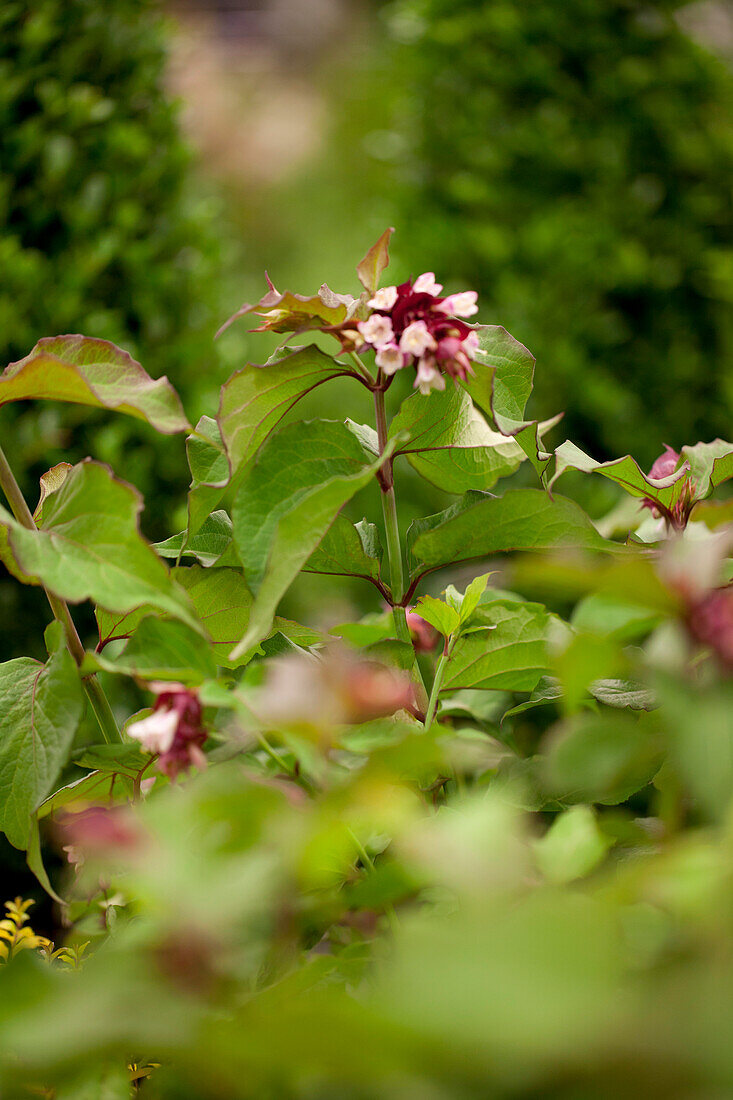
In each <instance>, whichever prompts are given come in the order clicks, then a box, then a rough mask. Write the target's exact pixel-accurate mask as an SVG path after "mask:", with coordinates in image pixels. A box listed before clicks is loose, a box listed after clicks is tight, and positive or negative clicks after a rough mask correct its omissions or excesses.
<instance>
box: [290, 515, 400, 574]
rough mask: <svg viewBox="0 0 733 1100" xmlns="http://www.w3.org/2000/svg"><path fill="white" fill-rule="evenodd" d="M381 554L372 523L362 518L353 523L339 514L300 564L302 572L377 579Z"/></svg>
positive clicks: (380, 547)
mask: <svg viewBox="0 0 733 1100" xmlns="http://www.w3.org/2000/svg"><path fill="white" fill-rule="evenodd" d="M382 554H383V550H382V546H381V543H380V540H379V530H378V528H377V527H375V525H374V524H373V523H367V521H366V520H365V519H363V520H360V522H359V523H356V524H354V523H352V522H351V520H350V519H348V518H347V517H346V516H345V515H343V513H339V514H338V515H337V516H336V519H335V520H334V522H333V524H332V525H331V527H330V528H329V529H328V531H327V532H326V534H325V535H324V536H323V538H322V539H321V542H320V545H319V546H317V547H316V549H315V551H314V552H313V553H312V554H311V556H310V557H309V559H308V561H307V562H306V563H305V565H304V566H303V571H304V572H305V573H331V574H333V575H335V576H348V577H363V578H364V579H365V580H370V581H379V580H380V579H381V569H382Z"/></svg>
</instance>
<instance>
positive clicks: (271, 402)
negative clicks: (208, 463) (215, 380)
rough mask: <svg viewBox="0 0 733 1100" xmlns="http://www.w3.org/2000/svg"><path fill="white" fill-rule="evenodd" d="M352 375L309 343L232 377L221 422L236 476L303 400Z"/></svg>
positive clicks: (223, 392)
mask: <svg viewBox="0 0 733 1100" xmlns="http://www.w3.org/2000/svg"><path fill="white" fill-rule="evenodd" d="M353 373H354V372H353V371H351V370H350V369H349V368H348V367H346V366H344V364H343V363H337V362H336V361H335V360H334V359H332V358H331V357H330V355H326V354H325V353H324V352H322V351H321V350H320V349H319V348H317V347H315V346H314V345H311V346H309V347H305V348H296V349H288V354H286V355H284V356H281V357H278V358H273V359H272V360H271V361H270V362H269V363H266V364H265V365H264V366H257V365H255V364H253V363H248V364H247V366H246V367H243V368H242V370H240V371H237V372H236V374H233V375H232V377H231V378H230V379H229V381H228V382H226V383H225V384H224V386H223V387H222V390H221V402H220V405H219V416H218V418H217V419H218V421H219V428H220V430H221V438H222V440H223V442H224V446H225V448H226V452H227V455H228V456H229V463H230V467H231V472H232V476H234V475H235V474H236V473H237V471H238V470H239V468H240V467H241V466H243V465H244V463H246V462H248V461H249V459H250V458H252V457H253V456H254V454H255V453H256V451H257V449H258V448H259V446H260V444H261V443H263V442H264V440H265V439H266V438H267V436H268V435H269V434H270V432H271V431H272V430H273V428H275V427H276V426H277V424H278V423H279V422H280V420H282V418H283V417H284V416H285V414H286V413H287V412H288V411H289V410H290V409H292V407H293V405H295V404H296V403H297V402H298V401H300V399H301V397H305V395H306V394H307V393H309V392H310V391H311V390H312V389H315V388H316V386H320V385H322V384H323V383H324V382H328V381H329V380H330V379H331V378H338V377H340V376H341V375H353Z"/></svg>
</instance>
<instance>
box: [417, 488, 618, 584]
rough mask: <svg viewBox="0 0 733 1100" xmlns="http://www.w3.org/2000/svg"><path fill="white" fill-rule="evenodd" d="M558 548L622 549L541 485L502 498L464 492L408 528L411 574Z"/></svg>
mask: <svg viewBox="0 0 733 1100" xmlns="http://www.w3.org/2000/svg"><path fill="white" fill-rule="evenodd" d="M560 547H576V548H582V549H585V550H616V551H617V550H619V547H618V546H617V545H616V544H615V543H612V542H608V541H607V540H606V539H604V538H602V537H601V536H600V535H599V534H598V532H597V531H596V529H595V527H594V526H593V524H592V523H591V521H590V519H589V518H588V517H587V516H586V514H585V512H583V510H582V509H581V508H580V507H579V506H578V505H577V504H575V503H574V502H573V501H571V500H567V499H566V498H565V497H555V499H554V500H551V499H550V498H549V497H548V496H547V494H546V493H544V492H543V491H542V490H541V489H516V490H512V491H510V492H508V493H505V494H504V496H502V497H493V496H490V495H489V494H488V493H476V492H471V493H466V495H465V496H464V497H463V498H462V499H461V500H460V501H457V502H456V503H455V504H454V505H451V507H450V508H447V509H446V510H445V511H444V512H439V513H437V515H434V516H428V517H426V518H425V519H422V520H416V521H415V522H414V523H413V524H412V525H411V527H410V528H409V530H408V532H407V553H408V561H409V563H410V574H411V577H412V578H415V577H418V576H421V575H423V574H424V573H429V572H431V571H432V570H434V569H439V568H440V567H441V566H443V565H449V564H453V563H455V562H459V561H467V560H469V559H471V558H479V557H486V556H488V555H489V554H497V553H505V552H506V551H508V550H551V549H557V548H560Z"/></svg>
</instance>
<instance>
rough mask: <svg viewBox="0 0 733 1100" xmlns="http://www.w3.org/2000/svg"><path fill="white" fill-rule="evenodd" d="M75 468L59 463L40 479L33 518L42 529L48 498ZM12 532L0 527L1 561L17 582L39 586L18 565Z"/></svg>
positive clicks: (33, 578)
mask: <svg viewBox="0 0 733 1100" xmlns="http://www.w3.org/2000/svg"><path fill="white" fill-rule="evenodd" d="M71 469H73V467H72V466H71V465H70V464H69V463H68V462H59V464H58V465H57V466H52V467H51V469H50V470H47V471H46V473H45V474H41V477H40V490H41V491H40V496H39V498H38V504H37V505H36V510H35V512H34V513H33V518H34V520H35V521H36V524H37V525H38V526H39V527H40V526H41V525H42V522H43V504H44V501H45V500H46V498H47V497H49V496H50V495H51V494H52V493H55V492H57V491H58V490H59V489H60V488H61V486H62V485H63V483H64V481H65V480H66V475H67V474H68V472H69V470H71ZM9 539H10V532H9V529H8V528H7V527H3V526H2V525H0V561H1V562H2V563H3V565H4V566H5V568H6V569H7V570H8V572H9V573H11V574H12V576H14V577H15V579H16V580H19V581H20V582H21V584H33V585H38V584H40V581H39V580H38V577H31V576H29V575H28V574H27V573H24V572H23V570H22V569H21V568H20V566H19V565H18V563H17V561H16V560H15V556H14V555H13V552H12V550H11V549H10V541H9Z"/></svg>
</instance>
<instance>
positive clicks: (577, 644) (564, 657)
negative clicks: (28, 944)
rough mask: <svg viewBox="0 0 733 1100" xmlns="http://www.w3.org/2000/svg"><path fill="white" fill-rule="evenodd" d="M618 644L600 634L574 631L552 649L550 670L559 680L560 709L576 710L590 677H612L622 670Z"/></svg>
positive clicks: (592, 678) (584, 696)
mask: <svg viewBox="0 0 733 1100" xmlns="http://www.w3.org/2000/svg"><path fill="white" fill-rule="evenodd" d="M621 666H622V655H621V648H620V644H619V643H618V642H617V641H615V640H614V639H613V638H609V637H606V636H605V635H603V634H574V635H572V636H571V637H570V638H569V639H568V641H567V644H566V645H565V647H564V648H563V649H562V650H560V651H559V652H555V653H554V654H553V656H552V660H551V666H550V667H551V669H552V671H553V672H554V674H555V675H556V676H557V678H558V680H559V681H560V686H561V687H562V692H563V708H564V710H565V711H567V712H568V713H572V712H573V711H575V710H577V709H578V708H579V707H580V706H581V704H582V703H583V701H584V700H585V699H586V698H587V694H588V687H589V685H590V683H591V682H592V681H593V680H598V679H600V678H601V677H607V676H613V675H616V674H618V673H619V672H620V671H621V670H622V667H621Z"/></svg>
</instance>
